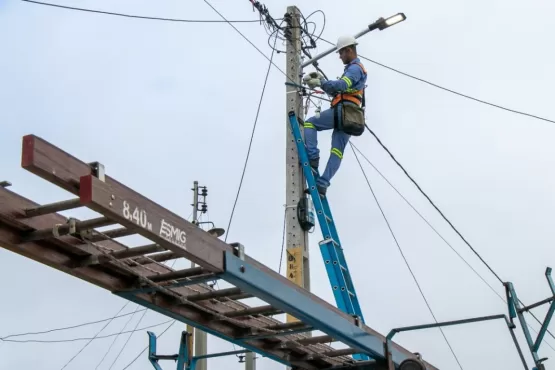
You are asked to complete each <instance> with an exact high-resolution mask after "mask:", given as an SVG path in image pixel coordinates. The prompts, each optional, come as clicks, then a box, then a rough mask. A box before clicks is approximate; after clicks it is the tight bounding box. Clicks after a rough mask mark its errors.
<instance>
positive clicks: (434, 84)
mask: <svg viewBox="0 0 555 370" xmlns="http://www.w3.org/2000/svg"><path fill="white" fill-rule="evenodd" d="M319 39H320V40H322V41H324V42H327V43H328V44H330V45H335V44H334V43H332V42H331V41H328V40H326V39H323V38H321V37H319ZM358 57H359V58H362V59H364V60H367V61H369V62H371V63H374V64H376V65H378V66H380V67H383V68H386V69H389V70H390V71H393V72H396V73H399V74H401V75H403V76H405V77H409V78H412V79H413V80H417V81H420V82H423V83H425V84H428V85H430V86H433V87H435V88H438V89H441V90H443V91H447V92H449V93H451V94H455V95H458V96H460V97H463V98H466V99H470V100H473V101H475V102H478V103H481V104H486V105H489V106H491V107H494V108H498V109H502V110H505V111H508V112H511V113H515V114H520V115H523V116H527V117H530V118H535V119H539V120H542V121H546V122H551V123H555V121H554V120H551V119H548V118H543V117H540V116H536V115H534V114H530V113H526V112H522V111H518V110H515V109H511V108H507V107H504V106H501V105H498V104H494V103H490V102H488V101H485V100H481V99H478V98H474V97H472V96H470V95H466V94H463V93H460V92H457V91H455V90H451V89H448V88H446V87H443V86H440V85H438V84H436V83H433V82H430V81H428V80H425V79H423V78H420V77H416V76H413V75H411V74H408V73H406V72H403V71H400V70H398V69H395V68H393V67H389V66H387V65H385V64H383V63H380V62H377V61H375V60H372V59H370V58H367V57H365V56H363V55H360V54H359V55H358Z"/></svg>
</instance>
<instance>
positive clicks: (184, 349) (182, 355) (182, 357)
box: [177, 331, 190, 370]
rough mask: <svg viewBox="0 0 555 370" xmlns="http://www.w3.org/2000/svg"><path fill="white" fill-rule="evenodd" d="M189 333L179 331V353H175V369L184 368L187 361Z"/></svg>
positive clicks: (182, 369)
mask: <svg viewBox="0 0 555 370" xmlns="http://www.w3.org/2000/svg"><path fill="white" fill-rule="evenodd" d="M189 335H190V334H189V333H188V332H186V331H184V332H182V333H181V342H180V343H179V353H178V354H177V370H185V365H187V364H188V363H189V358H188V357H189Z"/></svg>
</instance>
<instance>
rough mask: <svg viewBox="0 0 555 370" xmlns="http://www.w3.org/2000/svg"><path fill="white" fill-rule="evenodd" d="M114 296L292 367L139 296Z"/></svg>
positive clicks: (240, 341) (279, 359) (275, 357)
mask: <svg viewBox="0 0 555 370" xmlns="http://www.w3.org/2000/svg"><path fill="white" fill-rule="evenodd" d="M114 294H115V295H118V296H121V297H122V298H125V299H128V300H130V301H132V302H135V303H137V304H140V305H141V306H144V307H146V308H148V309H150V310H152V311H154V312H158V313H160V314H162V315H165V316H168V317H171V318H173V319H175V320H177V321H180V322H182V323H185V324H188V325H191V326H194V327H196V328H198V329H200V330H202V331H204V332H206V333H208V334H211V335H213V336H215V337H218V338H221V339H223V340H225V341H228V342H230V343H233V344H236V345H238V346H241V347H243V348H246V349H248V350H250V351H251V352H256V353H258V354H260V355H261V356H264V357H266V358H269V359H272V360H274V361H276V362H279V363H281V364H283V365H286V366H291V364H290V363H289V362H288V361H286V360H285V359H283V358H281V357H278V356H274V355H272V354H270V353H265V352H262V351H260V349H258V348H256V347H253V346H251V345H249V344H248V343H245V342H243V341H242V340H238V339H234V338H230V337H227V336H225V335H222V334H221V333H218V332H217V331H214V330H212V329H210V328H208V327H206V326H204V325H199V324H198V322H195V321H191V320H187V319H185V318H184V317H182V316H180V315H177V314H175V313H173V312H171V311H168V310H165V309H163V308H161V307H158V306H156V305H153V304H151V303H150V302H148V301H146V300H144V299H141V298H140V297H138V296H136V295H130V294H120V293H119V292H114Z"/></svg>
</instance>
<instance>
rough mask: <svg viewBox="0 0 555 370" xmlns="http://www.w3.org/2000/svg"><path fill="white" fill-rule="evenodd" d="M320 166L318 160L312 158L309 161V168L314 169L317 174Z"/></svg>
mask: <svg viewBox="0 0 555 370" xmlns="http://www.w3.org/2000/svg"><path fill="white" fill-rule="evenodd" d="M319 166H320V158H319V157H318V158H314V159H311V160H310V167H312V168H314V169H315V170H316V172H318V167H319Z"/></svg>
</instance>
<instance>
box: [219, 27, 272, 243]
mask: <svg viewBox="0 0 555 370" xmlns="http://www.w3.org/2000/svg"><path fill="white" fill-rule="evenodd" d="M276 42H277V38H276V39H275V41H274V49H273V50H272V54H271V55H270V64H269V65H268V69H267V70H266V77H265V79H264V85H263V86H262V92H261V93H260V98H259V100H258V108H257V109H256V116H255V118H254V123H253V126H252V131H251V137H250V141H249V146H248V148H247V156H246V158H245V164H244V165H243V172H242V174H241V180H240V181H239V188H238V189H237V194H236V196H235V201H234V203H233V208H232V209H231V215H230V217H229V223H228V225H227V233H226V236H225V241H226V242H227V237H228V236H229V230H230V229H231V222H232V220H233V215H234V214H235V207H236V206H237V202H238V200H239V195H240V194H241V188H242V187H243V180H244V178H245V173H246V171H247V165H248V163H249V157H250V153H251V149H252V142H253V139H254V133H255V131H256V125H257V123H258V117H259V115H260V108H261V107H262V101H263V99H264V92H265V91H266V85H267V84H268V77H269V76H270V71H271V70H272V64H273V59H274V55H275V51H276V50H275V46H276Z"/></svg>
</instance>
